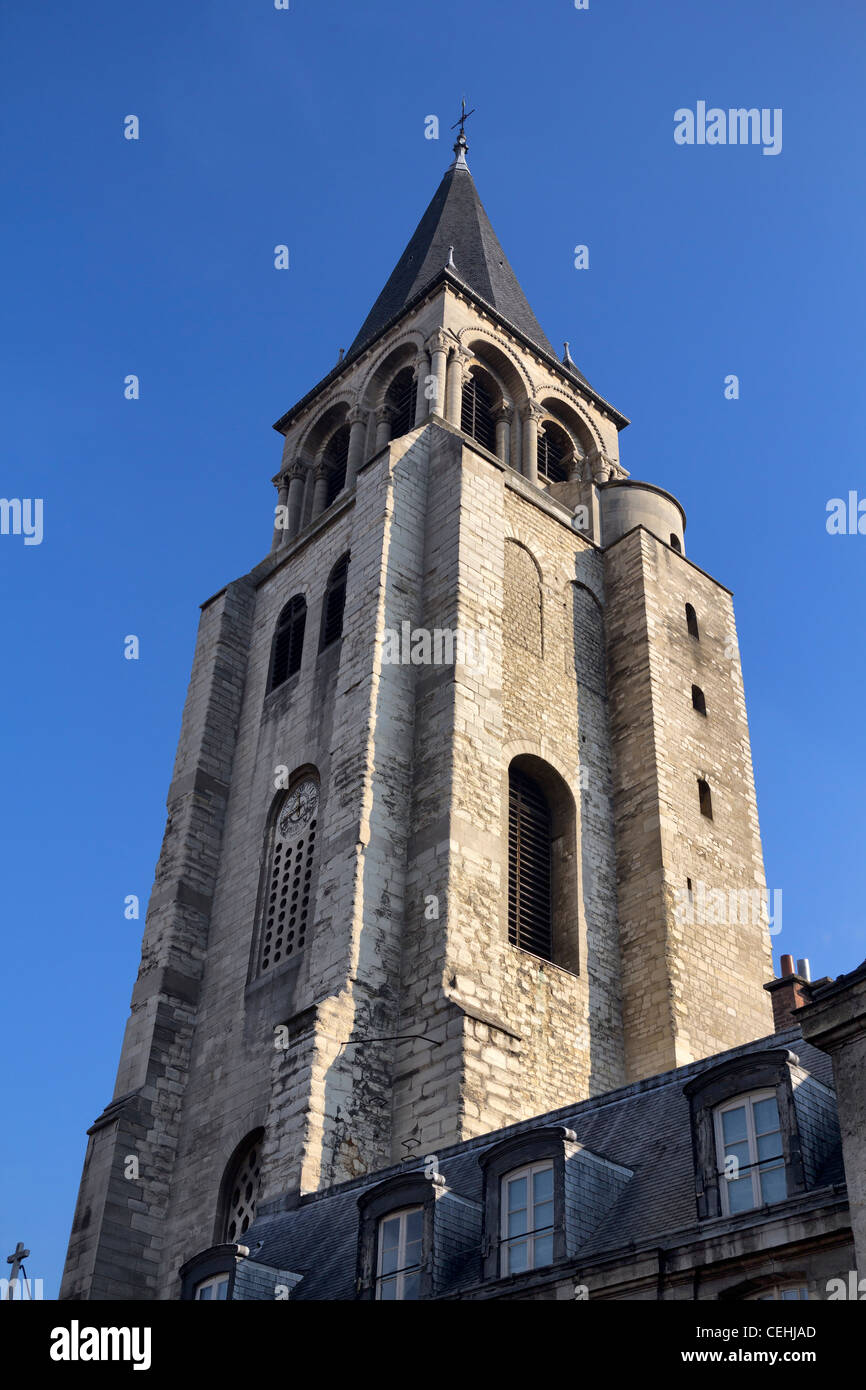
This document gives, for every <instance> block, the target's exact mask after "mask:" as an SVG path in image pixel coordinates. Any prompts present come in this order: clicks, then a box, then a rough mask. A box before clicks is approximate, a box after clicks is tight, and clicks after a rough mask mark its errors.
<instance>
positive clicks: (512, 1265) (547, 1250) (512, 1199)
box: [501, 1162, 553, 1275]
mask: <svg viewBox="0 0 866 1390" xmlns="http://www.w3.org/2000/svg"><path fill="white" fill-rule="evenodd" d="M501 1213H502V1216H501V1249H502V1273H503V1275H505V1274H520V1273H521V1272H522V1271H523V1270H527V1269H539V1268H540V1267H541V1266H542V1265H549V1264H552V1263H553V1164H552V1163H550V1162H546V1163H530V1164H527V1166H526V1167H525V1168H518V1169H516V1170H515V1171H514V1172H513V1173H506V1174H505V1177H504V1178H503V1179H502V1200H501Z"/></svg>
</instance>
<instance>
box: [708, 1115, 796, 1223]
mask: <svg viewBox="0 0 866 1390" xmlns="http://www.w3.org/2000/svg"><path fill="white" fill-rule="evenodd" d="M715 1129H716V1153H717V1158H718V1165H719V1169H718V1171H719V1190H720V1192H721V1195H722V1210H723V1212H724V1214H725V1215H726V1216H736V1215H737V1213H738V1212H741V1211H752V1210H753V1209H754V1208H755V1207H761V1206H764V1205H765V1204H766V1203H768V1202H782V1201H784V1199H785V1198H786V1197H787V1195H788V1189H787V1183H786V1181H785V1159H784V1155H783V1152H782V1127H781V1123H780V1120H779V1106H778V1103H777V1101H776V1093H775V1091H771V1090H765V1091H755V1092H754V1093H753V1094H752V1095H748V1096H738V1097H737V1098H736V1099H735V1100H732V1101H728V1102H727V1104H726V1105H720V1106H719V1108H718V1109H717V1110H716V1114H715Z"/></svg>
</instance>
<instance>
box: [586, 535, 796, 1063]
mask: <svg viewBox="0 0 866 1390" xmlns="http://www.w3.org/2000/svg"><path fill="white" fill-rule="evenodd" d="M605 573H606V585H607V596H608V606H607V614H608V678H609V689H610V698H611V728H612V735H613V748H614V760H615V767H616V773H615V783H614V786H615V794H614V796H615V807H616V827H617V863H618V877H619V916H620V931H621V941H622V952H623V1011H624V1014H623V1021H624V1028H625V1046H626V1059H627V1067H628V1078H629V1080H631V1079H634V1078H638V1077H642V1076H647V1075H651V1074H653V1073H655V1072H658V1071H661V1070H663V1069H664V1068H666V1067H672V1066H679V1065H682V1064H683V1063H685V1062H688V1061H691V1060H693V1059H694V1058H697V1057H704V1056H709V1055H710V1054H712V1053H715V1052H720V1051H723V1050H725V1049H726V1048H730V1047H734V1046H736V1045H737V1044H739V1043H742V1042H746V1041H749V1040H750V1039H752V1038H756V1037H761V1036H763V1035H764V1034H766V1033H770V1032H772V1013H771V1008H770V1005H769V1002H768V998H767V995H766V994H765V992H764V990H763V988H762V986H763V983H764V982H765V981H766V980H767V979H769V978H771V976H772V965H771V952H770V938H769V934H768V931H767V928H766V925H765V924H764V923H763V922H762V921H761V920H760V914H761V904H762V903H764V904H765V894H766V889H765V882H764V871H763V860H762V855H761V842H760V832H759V828H758V815H757V806H756V801H755V788H754V780H753V774H752V762H751V753H750V747H749V734H748V724H747V720H746V708H745V700H744V696H743V683H742V674H741V670H740V662H739V652H738V648H737V643H736V629H735V625H734V617H733V608H732V605H731V599H730V595H729V594H728V592H727V591H726V590H724V589H723V588H722V587H721V586H720V585H718V584H717V583H716V582H715V581H714V580H712V579H711V578H710V577H709V576H708V575H706V574H704V573H703V572H702V571H700V570H699V569H698V568H697V567H696V566H695V565H692V564H691V563H690V562H689V561H688V560H686V559H685V557H684V556H682V555H678V554H677V553H676V552H674V551H673V550H671V549H670V547H669V546H666V545H664V544H663V543H662V542H660V541H658V540H657V539H656V538H655V537H654V536H651V535H650V534H649V532H647V531H645V530H643V529H639V530H635V531H633V532H631V533H629V534H628V535H627V536H625V537H623V538H622V539H621V540H620V541H618V542H617V543H616V544H615V545H613V546H611V547H610V548H609V549H608V550H607V551H606V552H605ZM687 603H691V604H692V605H693V607H694V608H695V610H696V613H697V618H698V624H699V629H700V638H699V640H698V639H695V638H694V637H691V636H690V635H689V633H688V631H687V626H686V614H685V605H686V604H687ZM693 684H696V685H698V686H699V687H700V688H701V689H702V690H703V692H704V694H705V696H706V703H707V714H706V716H704V715H702V714H700V713H698V711H697V710H695V709H694V708H693V705H692V685H693ZM698 778H703V779H704V780H705V781H706V782H708V784H709V786H710V788H711V791H712V803H713V819H712V820H709V819H707V818H706V817H705V816H703V815H702V814H701V811H700V805H699V797H698V785H697V783H698ZM689 879H691V882H692V892H693V895H694V905H693V906H690V902H689V899H688V882H687V881H688V880H689ZM714 892H715V893H719V894H724V902H725V908H724V910H722V909H721V907H720V899H719V898H715V899H713V898H712V897H710V894H711V893H714ZM732 893H733V894H734V895H735V897H734V898H733V899H732V898H731V896H730V895H731V894H732ZM702 895H703V896H702ZM764 911H765V908H764ZM690 913H691V915H692V916H693V917H694V919H695V920H691V921H690V920H688V918H689V914H690ZM716 915H718V916H719V917H721V918H722V919H723V920H718V921H717V920H708V919H713V918H714V917H715V916H716ZM753 916H754V920H753ZM741 917H746V918H748V920H740V918H741Z"/></svg>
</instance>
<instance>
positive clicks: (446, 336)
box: [424, 328, 454, 354]
mask: <svg viewBox="0 0 866 1390" xmlns="http://www.w3.org/2000/svg"><path fill="white" fill-rule="evenodd" d="M453 345H454V339H453V338H452V337H451V334H450V333H446V332H445V329H444V328H436V329H434V331H433V332H432V333H431V334H430V337H429V338H428V339H427V341H426V343H425V344H424V347H425V349H426V350H427V352H429V353H431V354H432V353H434V352H447V351H448V350H449V348H451V347H453Z"/></svg>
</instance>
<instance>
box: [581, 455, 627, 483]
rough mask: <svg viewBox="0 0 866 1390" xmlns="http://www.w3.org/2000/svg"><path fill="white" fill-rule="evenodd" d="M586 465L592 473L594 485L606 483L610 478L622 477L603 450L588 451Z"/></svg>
mask: <svg viewBox="0 0 866 1390" xmlns="http://www.w3.org/2000/svg"><path fill="white" fill-rule="evenodd" d="M586 464H587V466H588V468H589V469H590V471H591V473H592V480H593V482H594V483H606V482H607V481H608V479H609V478H610V477H611V476H613V477H622V476H623V474H622V471H621V470H620V468H619V466H618V465H617V464H615V463H614V462H613V460H612V459H609V458H608V456H607V454H606V453H605V452H604V450H603V449H599V448H593V449H590V451H589V453H588V454H587V456H586Z"/></svg>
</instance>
